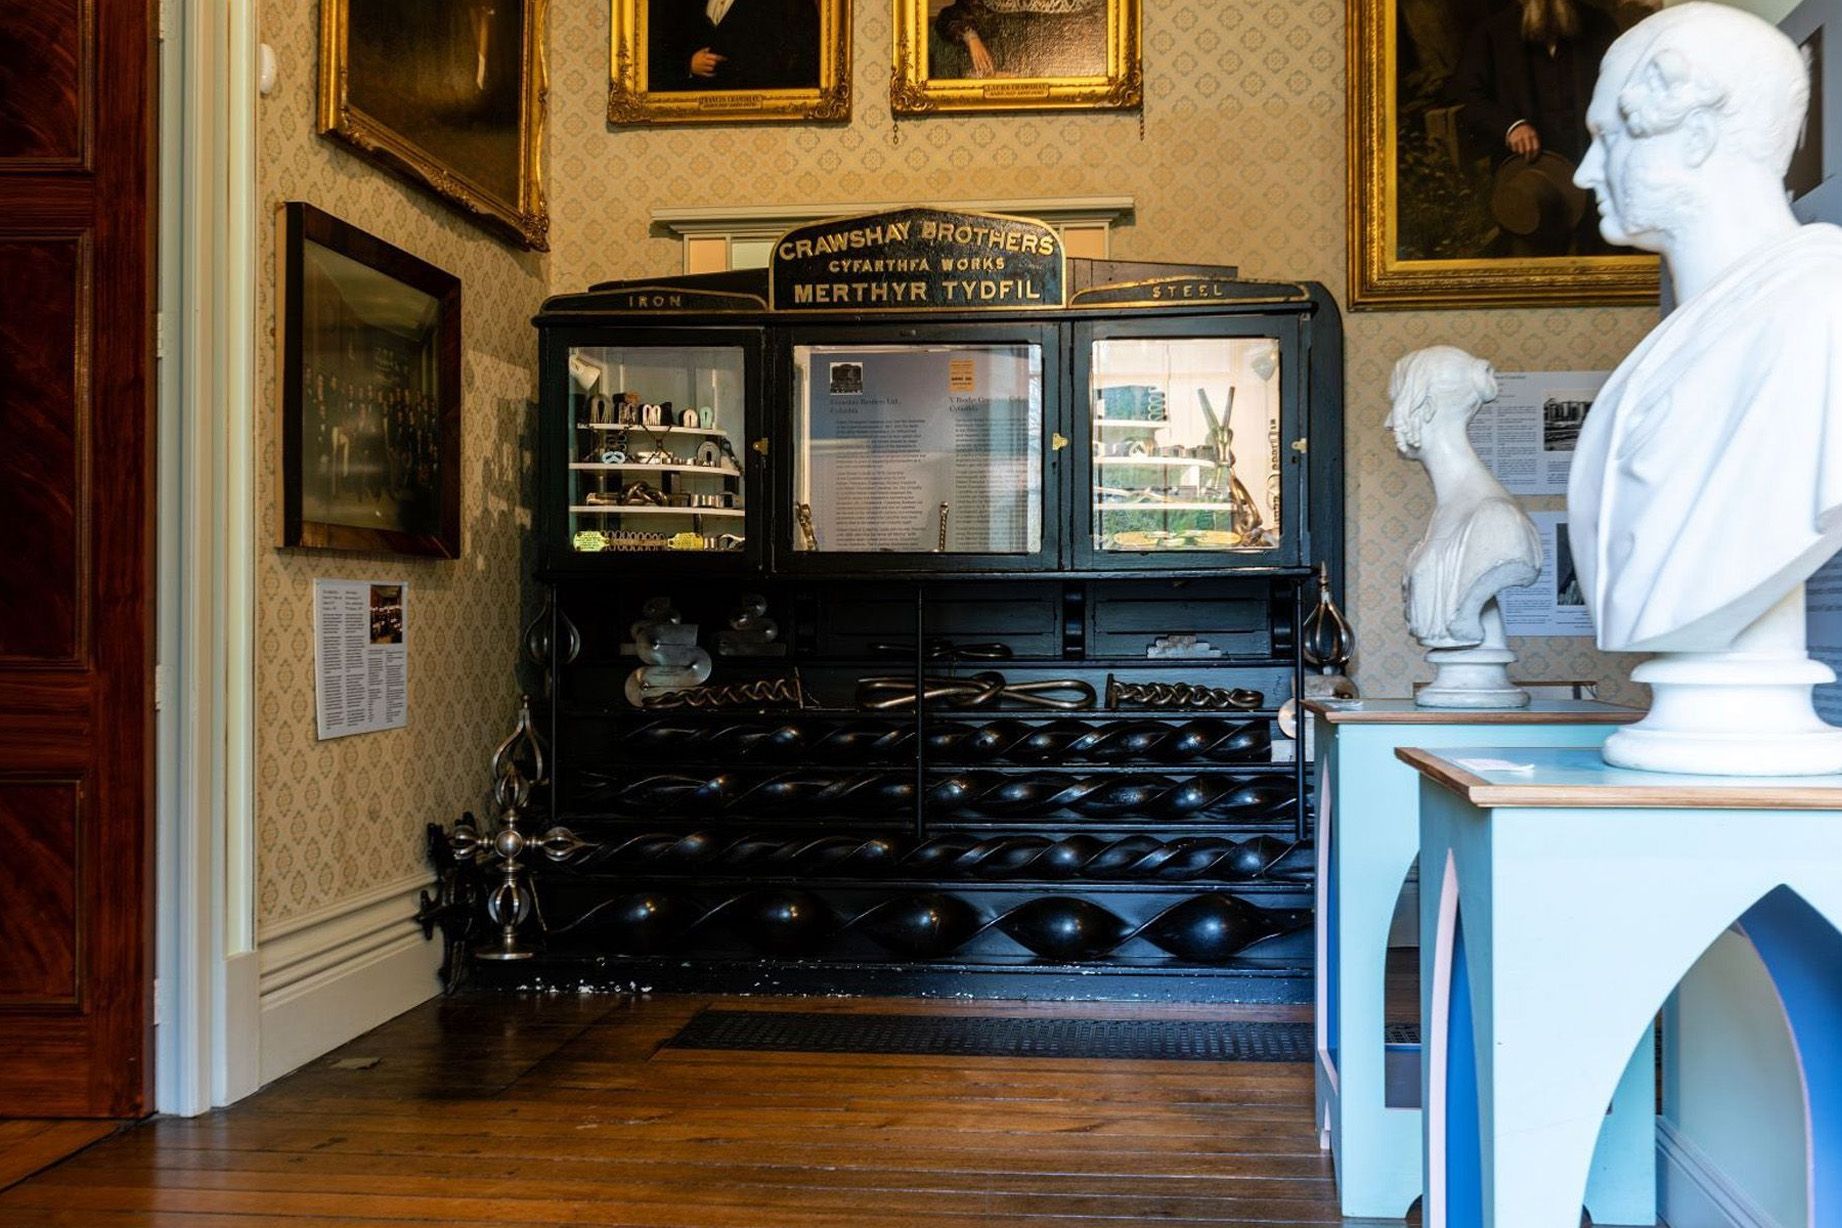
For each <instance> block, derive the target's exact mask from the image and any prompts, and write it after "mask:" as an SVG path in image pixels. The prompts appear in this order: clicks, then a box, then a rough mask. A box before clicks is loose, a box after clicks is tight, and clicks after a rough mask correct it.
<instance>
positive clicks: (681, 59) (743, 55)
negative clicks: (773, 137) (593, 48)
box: [608, 0, 851, 125]
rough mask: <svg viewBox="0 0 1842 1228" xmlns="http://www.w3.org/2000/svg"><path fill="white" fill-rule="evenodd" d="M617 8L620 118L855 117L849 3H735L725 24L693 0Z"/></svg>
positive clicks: (652, 0)
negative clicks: (772, 34) (789, 35)
mask: <svg viewBox="0 0 1842 1228" xmlns="http://www.w3.org/2000/svg"><path fill="white" fill-rule="evenodd" d="M609 6H610V26H611V30H612V39H611V45H610V47H609V51H608V122H609V123H610V124H621V125H636V124H711V123H721V124H733V123H760V122H767V123H773V122H787V121H797V120H805V121H811V122H832V121H844V120H849V119H850V117H851V13H850V5H849V3H848V2H847V0H732V3H731V4H730V6H729V9H728V10H727V11H726V12H725V13H724V14H723V17H722V19H721V20H720V21H717V22H712V21H711V20H710V19H709V17H708V15H707V12H706V10H705V6H704V5H703V4H702V3H701V2H698V3H693V2H692V0H609ZM767 31H773V32H774V33H776V34H781V35H783V36H784V35H785V34H787V33H788V32H793V36H792V37H781V38H778V39H776V38H773V37H769V36H768V34H767V33H766V32H767Z"/></svg>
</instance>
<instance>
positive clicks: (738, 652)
mask: <svg viewBox="0 0 1842 1228" xmlns="http://www.w3.org/2000/svg"><path fill="white" fill-rule="evenodd" d="M779 640H780V624H779V623H777V622H775V621H774V620H773V619H771V618H769V617H768V604H767V598H766V597H763V596H762V595H761V594H760V593H743V594H742V596H741V597H740V598H738V599H737V601H736V604H735V607H734V608H733V609H731V610H730V612H729V626H728V627H727V628H725V629H724V630H722V631H719V632H717V633H716V655H717V656H719V657H779V656H785V655H786V652H787V646H786V645H785V644H782V643H780V642H779Z"/></svg>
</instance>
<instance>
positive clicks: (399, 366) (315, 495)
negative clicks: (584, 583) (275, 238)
mask: <svg viewBox="0 0 1842 1228" xmlns="http://www.w3.org/2000/svg"><path fill="white" fill-rule="evenodd" d="M281 225H282V231H283V233H282V243H281V253H282V255H281V259H282V270H281V300H280V301H281V311H280V316H279V325H278V327H279V330H280V334H281V335H280V338H279V345H280V349H281V356H282V361H281V378H282V386H281V499H282V516H281V521H282V538H281V544H282V545H284V546H304V547H309V548H316V549H323V550H369V551H380V552H384V553H389V554H418V555H432V556H434V557H436V558H446V559H453V558H459V557H460V546H461V541H460V483H461V468H460V461H461V448H460V427H461V423H460V368H461V362H460V353H461V283H460V279H459V278H458V277H455V276H453V275H452V274H450V273H445V272H443V271H442V270H440V269H438V268H436V267H435V266H434V265H432V264H429V263H427V262H426V261H423V260H419V259H417V258H416V257H415V256H412V255H410V254H409V253H408V252H406V251H403V250H402V249H400V248H396V247H392V246H391V245H390V244H388V243H385V242H384V241H383V240H381V239H377V238H374V237H373V236H371V235H368V234H366V233H365V232H364V231H362V230H360V229H358V228H357V227H356V226H353V225H351V224H349V223H347V222H342V221H340V220H339V219H338V218H336V217H333V216H332V215H331V214H328V213H323V212H321V211H320V210H318V209H316V208H314V207H313V206H312V205H308V204H303V203H301V202H299V201H291V202H289V203H288V204H287V205H285V206H283V208H282V215H281Z"/></svg>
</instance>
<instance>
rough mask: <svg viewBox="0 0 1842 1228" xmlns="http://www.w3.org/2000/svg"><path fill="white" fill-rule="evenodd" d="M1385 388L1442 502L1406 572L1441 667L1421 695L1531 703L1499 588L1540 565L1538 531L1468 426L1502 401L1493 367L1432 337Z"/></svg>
mask: <svg viewBox="0 0 1842 1228" xmlns="http://www.w3.org/2000/svg"><path fill="white" fill-rule="evenodd" d="M1388 395H1389V399H1390V400H1391V401H1392V402H1393V408H1392V409H1391V410H1390V411H1389V414H1388V428H1389V429H1390V430H1391V431H1393V432H1394V442H1395V446H1396V447H1397V448H1399V449H1400V452H1401V455H1403V456H1405V457H1408V458H1409V459H1411V460H1417V461H1419V462H1420V463H1421V464H1422V465H1424V466H1425V467H1426V474H1427V476H1428V477H1429V478H1431V479H1432V483H1433V496H1434V499H1435V500H1436V504H1435V507H1434V509H1433V518H1432V521H1431V523H1429V524H1428V525H1427V526H1426V535H1425V536H1424V537H1422V538H1421V539H1420V543H1419V545H1417V546H1415V547H1414V549H1413V553H1412V554H1411V555H1410V556H1408V560H1407V573H1406V575H1405V576H1403V577H1402V580H1401V590H1402V597H1403V599H1404V601H1405V604H1406V613H1407V626H1408V629H1409V630H1411V631H1412V632H1413V635H1414V638H1415V639H1417V640H1419V641H1420V643H1421V644H1422V645H1424V646H1425V647H1426V648H1427V650H1428V651H1427V654H1426V659H1427V661H1428V663H1429V664H1431V665H1432V666H1433V667H1434V668H1435V669H1436V670H1437V671H1438V672H1437V674H1436V676H1435V677H1434V679H1433V681H1432V683H1431V684H1430V685H1429V686H1426V687H1423V688H1421V690H1420V693H1419V694H1418V695H1417V696H1415V699H1416V701H1417V702H1418V703H1420V704H1421V705H1422V706H1423V707H1429V708H1520V707H1525V706H1527V704H1528V702H1529V696H1528V692H1527V691H1524V690H1522V689H1521V688H1520V687H1517V686H1515V685H1514V684H1513V683H1511V682H1510V680H1509V672H1508V666H1509V664H1510V662H1512V661H1514V660H1515V659H1516V658H1515V654H1514V653H1512V652H1511V651H1510V650H1509V644H1508V639H1507V637H1506V636H1505V634H1504V631H1503V615H1502V612H1501V611H1500V610H1499V609H1498V608H1497V594H1498V593H1500V592H1502V591H1503V590H1504V589H1506V588H1515V587H1517V586H1520V585H1524V584H1529V583H1531V582H1533V581H1534V579H1535V577H1536V576H1537V575H1539V574H1540V573H1541V559H1542V550H1541V536H1540V534H1538V533H1537V532H1536V531H1535V526H1534V524H1532V523H1531V522H1530V521H1529V518H1528V517H1527V516H1526V515H1524V514H1523V511H1522V509H1521V508H1520V507H1518V506H1517V504H1516V501H1515V500H1514V499H1513V498H1511V497H1510V493H1509V492H1508V491H1507V490H1505V489H1503V484H1502V483H1501V482H1499V481H1497V479H1496V478H1495V477H1493V476H1492V475H1491V473H1490V471H1489V470H1488V469H1486V468H1485V467H1484V463H1483V462H1482V461H1481V460H1479V459H1478V456H1477V452H1476V451H1475V450H1473V448H1472V447H1471V441H1470V439H1469V438H1468V437H1467V436H1466V434H1465V427H1466V424H1467V423H1469V422H1470V421H1471V417H1472V415H1474V414H1475V413H1477V411H1478V409H1479V407H1481V406H1483V405H1485V404H1487V403H1489V402H1490V401H1493V400H1495V399H1496V396H1497V377H1496V372H1495V371H1493V370H1492V369H1491V366H1490V364H1489V363H1487V362H1485V361H1484V360H1483V359H1481V358H1476V357H1473V356H1472V355H1470V354H1467V353H1465V351H1463V350H1460V349H1456V348H1454V347H1452V346H1449V345H1436V346H1432V347H1430V348H1428V349H1424V350H1416V351H1415V352H1413V353H1411V354H1409V355H1407V356H1406V357H1405V358H1402V359H1401V360H1400V362H1398V363H1396V364H1395V367H1394V378H1393V380H1392V381H1391V382H1390V384H1389V389H1388Z"/></svg>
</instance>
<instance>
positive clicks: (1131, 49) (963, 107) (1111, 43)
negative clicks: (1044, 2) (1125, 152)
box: [889, 0, 1145, 115]
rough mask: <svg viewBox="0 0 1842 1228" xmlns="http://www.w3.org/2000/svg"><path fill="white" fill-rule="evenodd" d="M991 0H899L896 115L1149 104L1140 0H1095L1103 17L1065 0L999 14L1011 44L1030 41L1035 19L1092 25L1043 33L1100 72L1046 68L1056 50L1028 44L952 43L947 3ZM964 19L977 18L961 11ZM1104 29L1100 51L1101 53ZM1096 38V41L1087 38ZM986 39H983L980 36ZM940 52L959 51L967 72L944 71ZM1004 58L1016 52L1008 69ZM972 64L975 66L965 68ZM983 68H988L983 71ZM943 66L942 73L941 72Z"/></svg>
mask: <svg viewBox="0 0 1842 1228" xmlns="http://www.w3.org/2000/svg"><path fill="white" fill-rule="evenodd" d="M985 7H986V6H984V5H980V4H977V3H976V0H975V2H974V3H970V4H969V3H966V0H895V67H894V72H893V75H892V77H891V79H890V83H889V105H890V107H891V108H892V109H893V110H894V111H895V113H896V114H897V115H933V114H938V113H941V112H952V111H1066V110H1075V111H1119V110H1126V111H1129V110H1134V109H1136V108H1138V107H1140V106H1143V105H1144V101H1145V72H1144V63H1143V58H1142V54H1141V49H1140V37H1139V23H1140V0H1094V3H1093V5H1092V6H1091V7H1092V8H1093V9H1094V10H1099V9H1100V8H1102V7H1104V10H1105V11H1104V16H1103V17H1101V18H1099V19H1098V20H1096V19H1094V18H1092V17H1089V16H1087V15H1086V13H1085V12H1084V11H1083V10H1084V9H1085V8H1086V7H1087V6H1083V5H1078V4H1077V5H1072V6H1071V5H1069V4H1066V3H1063V4H1056V5H1053V6H1045V10H1044V11H1043V12H1039V13H1031V12H1029V11H1028V6H1027V5H1020V6H1018V8H1017V9H1006V10H1004V11H1003V12H1002V13H1000V14H996V15H994V19H995V18H1002V19H1003V20H1004V21H1006V22H1007V23H1009V24H1010V26H1011V27H1012V28H1011V29H1010V30H1008V31H1002V33H1003V34H1005V35H1008V36H1009V37H1008V41H1009V42H1010V43H1011V44H1012V45H1013V47H1025V48H1027V47H1028V45H1029V44H1028V38H1029V35H1028V31H1027V26H1028V24H1029V23H1030V22H1031V21H1032V20H1035V21H1037V22H1039V23H1047V22H1049V21H1051V20H1053V21H1055V22H1056V23H1058V25H1061V26H1073V25H1076V23H1080V24H1081V25H1082V26H1083V27H1084V26H1085V25H1088V24H1091V25H1092V26H1093V27H1094V28H1093V29H1092V30H1091V32H1090V31H1088V30H1086V29H1085V28H1080V29H1076V30H1069V29H1058V30H1057V31H1056V32H1055V35H1056V36H1055V37H1051V38H1047V39H1045V45H1046V46H1048V47H1051V48H1055V47H1064V48H1068V49H1069V50H1070V51H1071V52H1072V53H1073V54H1074V55H1075V57H1076V58H1086V59H1089V60H1091V61H1092V64H1091V67H1093V68H1094V69H1097V70H1098V71H1091V72H1083V73H1071V74H1068V75H1044V74H1041V73H1040V71H1039V70H1041V69H1042V68H1044V67H1045V66H1047V67H1049V68H1054V65H1053V63H1047V64H1045V60H1052V59H1053V56H1049V57H1045V56H1041V55H1032V54H1030V53H1029V52H1028V51H1023V50H1020V51H1016V52H1013V54H1012V56H1011V57H1007V56H1006V55H1005V54H1004V51H1003V49H1002V47H1001V46H1000V47H998V48H986V47H983V46H981V48H980V49H979V50H978V51H977V52H976V53H975V52H973V50H972V49H971V48H970V45H969V44H968V45H966V46H963V47H962V46H961V45H960V42H961V40H963V39H964V38H965V36H964V35H961V39H960V40H954V41H952V42H949V41H948V39H947V37H946V35H945V34H944V33H943V32H942V30H941V25H942V18H943V17H945V16H947V13H946V12H945V10H959V9H965V10H969V11H971V12H973V13H976V11H977V10H980V9H984V8H985ZM960 24H961V25H962V26H968V25H971V24H973V18H972V17H970V16H968V15H962V16H961V18H960ZM1102 27H1103V28H1104V39H1105V47H1104V53H1103V55H1101V54H1097V53H1098V52H1099V50H1100V49H1099V48H1098V47H1096V46H1095V45H1094V44H1095V43H1097V42H1098V41H1099V38H1100V36H1101V29H1102ZM1090 40H1091V41H1090ZM984 41H985V40H981V43H983V42H984ZM942 52H951V53H952V54H953V56H954V57H955V58H957V57H958V56H960V55H961V54H962V53H963V54H964V55H965V56H966V59H967V61H968V63H967V64H964V65H959V66H958V67H959V68H960V70H961V72H962V73H963V74H964V75H957V76H955V75H947V74H948V73H950V72H952V71H953V66H950V65H948V64H946V63H943V62H941V61H943V60H944V59H945V58H946V57H945V55H943V54H941V53H942ZM1006 58H1014V59H1015V60H1016V61H1017V63H1018V67H1017V68H1016V69H1015V70H1013V72H1011V73H1008V74H1007V72H1006V68H1005V60H1006ZM968 66H970V68H971V72H970V73H965V71H964V70H965V69H966V68H967V67H968ZM982 70H983V73H984V75H979V74H980V73H981V71H982ZM937 73H938V75H936V74H937Z"/></svg>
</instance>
